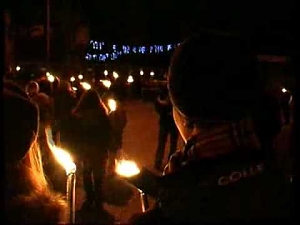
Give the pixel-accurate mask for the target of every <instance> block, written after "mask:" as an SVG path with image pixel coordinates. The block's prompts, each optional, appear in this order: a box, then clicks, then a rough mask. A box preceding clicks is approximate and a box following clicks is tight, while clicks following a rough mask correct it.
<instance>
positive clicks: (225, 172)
mask: <svg viewBox="0 0 300 225" xmlns="http://www.w3.org/2000/svg"><path fill="white" fill-rule="evenodd" d="M225 131H226V130H225ZM225 131H224V130H223V131H222V132H223V133H221V132H220V134H219V135H217V136H216V135H213V136H210V137H209V136H207V137H205V138H204V139H202V140H201V141H202V143H203V144H202V145H198V146H197V145H196V144H197V143H199V142H198V140H197V142H195V144H191V147H188V148H186V149H185V151H180V152H177V153H176V154H174V155H173V156H172V157H171V159H170V161H169V164H168V167H166V170H167V168H171V169H170V172H169V173H166V174H165V175H164V176H162V177H160V178H157V179H156V180H155V182H156V188H157V189H158V192H157V193H158V199H159V200H158V203H157V207H156V209H155V212H156V213H155V216H153V214H152V216H151V217H152V218H151V220H152V221H151V220H150V221H149V220H148V221H147V220H145V219H144V218H145V217H147V216H145V217H144V218H143V216H141V217H140V218H138V219H136V220H135V221H134V222H133V223H134V224H142V223H145V222H146V223H148V224H150V223H152V224H154V223H157V221H160V222H163V224H165V223H167V222H168V223H184V224H187V223H190V224H202V223H210V222H225V221H227V220H229V221H230V220H239V221H240V220H244V221H252V220H256V219H269V218H272V219H277V218H278V219H286V218H290V217H291V215H292V214H293V199H294V196H293V194H294V192H293V190H292V185H291V183H290V182H289V181H288V180H287V179H286V177H285V174H284V173H283V171H282V170H280V168H279V167H277V166H276V164H274V163H273V162H272V161H271V160H269V159H268V158H266V154H264V150H263V149H261V148H259V147H258V146H257V144H256V141H255V140H254V137H255V136H253V133H252V134H251V133H250V134H249V135H247V136H248V137H247V141H248V143H249V144H248V145H240V146H237V147H235V148H233V149H232V150H231V151H230V152H228V153H225V154H224V153H223V154H220V155H215V156H214V157H203V156H202V157H201V154H203V152H205V150H209V151H214V149H212V148H215V150H218V149H217V148H222V149H224V148H228V149H231V144H230V142H228V140H229V139H227V137H226V136H225V134H226V133H224V132H225ZM246 133H247V132H246ZM228 137H230V136H228ZM209 138H210V139H211V140H212V138H213V139H215V140H216V138H218V139H219V141H214V142H211V143H210V144H207V143H209V142H208V140H209ZM255 139H256V140H257V138H255ZM241 140H242V139H241ZM245 140H246V139H245ZM228 143H229V144H228ZM250 143H251V145H250ZM189 144H190V143H188V145H189ZM205 144H207V145H205ZM250 146H251V147H250ZM205 148H206V149H205ZM183 152H188V154H184V153H183ZM197 154H200V157H198V156H197ZM172 168H173V169H172ZM174 168H177V169H174ZM152 183H153V182H152ZM154 188H155V187H154ZM153 193H155V191H153ZM155 217H156V218H155ZM148 219H149V218H148Z"/></svg>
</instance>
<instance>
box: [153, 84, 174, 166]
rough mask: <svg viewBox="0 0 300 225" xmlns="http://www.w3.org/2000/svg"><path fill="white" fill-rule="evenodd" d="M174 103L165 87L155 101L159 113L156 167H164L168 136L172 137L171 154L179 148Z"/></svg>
mask: <svg viewBox="0 0 300 225" xmlns="http://www.w3.org/2000/svg"><path fill="white" fill-rule="evenodd" d="M172 108H173V107H172V103H171V101H170V98H169V95H168V90H167V89H163V90H161V93H160V94H159V96H158V97H157V99H156V101H155V110H156V112H157V113H158V114H159V131H158V143H157V149H156V153H155V169H157V170H161V169H163V167H162V166H163V165H162V162H163V159H164V153H165V148H166V144H167V140H168V137H170V150H169V156H168V159H169V158H170V156H171V155H172V154H173V153H174V152H175V151H176V150H177V141H178V135H179V133H178V129H177V127H176V124H175V121H174V119H173V112H172Z"/></svg>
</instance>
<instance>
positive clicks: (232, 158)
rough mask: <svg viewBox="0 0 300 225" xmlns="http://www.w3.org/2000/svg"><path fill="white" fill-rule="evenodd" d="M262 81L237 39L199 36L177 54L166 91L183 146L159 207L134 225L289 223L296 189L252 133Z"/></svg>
mask: <svg viewBox="0 0 300 225" xmlns="http://www.w3.org/2000/svg"><path fill="white" fill-rule="evenodd" d="M260 80H261V79H260V77H259V74H258V72H257V61H256V58H255V54H253V52H251V50H250V49H249V47H248V44H247V43H246V42H244V41H243V40H242V39H241V38H240V37H238V36H234V35H230V34H220V33H213V32H202V33H200V34H199V36H194V37H191V38H189V39H187V40H186V41H184V42H183V43H181V44H180V46H179V47H177V49H176V50H175V52H174V54H173V56H172V59H171V63H170V68H169V77H168V88H169V93H170V98H171V101H172V104H173V116H174V119H175V122H176V125H177V127H178V129H179V132H180V134H181V136H182V138H183V140H184V141H185V143H186V145H185V147H184V149H183V150H182V151H177V152H176V153H175V154H174V155H172V157H171V158H170V160H169V163H168V165H167V166H166V168H165V171H164V175H163V176H162V177H159V178H158V181H157V182H158V185H159V197H158V199H159V200H158V202H157V205H156V207H155V208H154V209H153V210H150V211H148V212H146V213H145V214H144V215H143V216H140V217H136V218H135V220H133V221H132V223H133V224H145V223H148V224H167V223H187V224H203V223H213V222H217V223H218V222H225V221H228V220H229V221H230V220H241V221H247V222H248V221H249V222H250V221H252V220H255V219H269V218H272V219H284V220H287V219H290V218H291V216H292V215H293V209H292V207H293V199H294V197H295V196H294V193H293V192H292V185H291V183H290V181H287V180H286V179H285V176H284V175H285V174H284V171H282V170H281V169H280V167H278V166H277V165H276V163H275V162H274V160H273V158H269V157H268V155H266V154H265V151H268V150H266V149H263V148H262V146H261V145H260V142H259V139H258V137H257V134H256V128H255V126H254V120H255V115H256V114H259V113H254V112H255V111H260V109H261V107H262V105H261V104H263V102H262V101H261V95H262V93H263V87H262V84H261V81H260ZM268 135H269V134H268ZM273 140H274V137H273ZM265 147H266V146H265ZM268 147H272V146H268Z"/></svg>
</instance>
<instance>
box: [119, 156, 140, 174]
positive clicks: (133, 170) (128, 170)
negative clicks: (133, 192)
mask: <svg viewBox="0 0 300 225" xmlns="http://www.w3.org/2000/svg"><path fill="white" fill-rule="evenodd" d="M116 173H117V174H119V175H120V176H123V177H132V176H134V175H137V174H139V173H140V169H139V168H138V167H137V165H136V163H135V162H134V161H130V160H119V161H118V160H116Z"/></svg>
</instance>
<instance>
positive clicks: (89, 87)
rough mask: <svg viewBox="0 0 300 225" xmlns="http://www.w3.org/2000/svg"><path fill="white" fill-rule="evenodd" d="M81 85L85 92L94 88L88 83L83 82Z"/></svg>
mask: <svg viewBox="0 0 300 225" xmlns="http://www.w3.org/2000/svg"><path fill="white" fill-rule="evenodd" d="M80 84H81V86H82V87H83V88H84V89H85V90H90V89H91V88H92V87H91V85H90V84H89V83H87V82H81V83H80Z"/></svg>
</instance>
